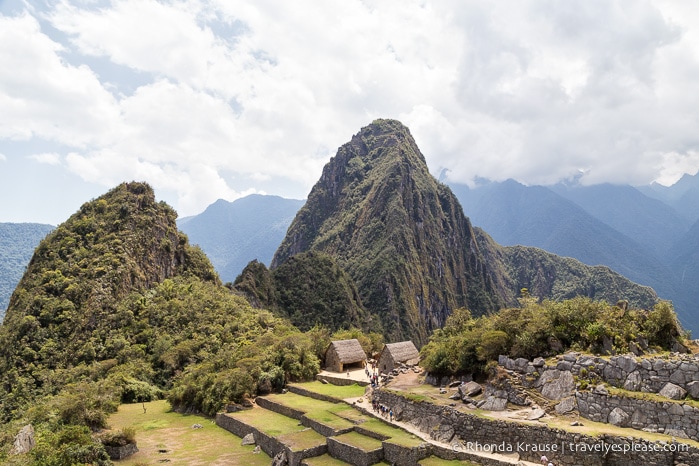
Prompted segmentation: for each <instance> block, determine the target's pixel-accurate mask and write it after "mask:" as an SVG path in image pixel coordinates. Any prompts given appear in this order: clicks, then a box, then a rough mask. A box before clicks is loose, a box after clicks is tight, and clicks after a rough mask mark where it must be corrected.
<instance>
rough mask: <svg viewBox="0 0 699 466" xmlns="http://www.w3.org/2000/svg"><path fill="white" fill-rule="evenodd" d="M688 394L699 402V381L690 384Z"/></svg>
mask: <svg viewBox="0 0 699 466" xmlns="http://www.w3.org/2000/svg"><path fill="white" fill-rule="evenodd" d="M687 392H688V393H689V396H691V397H692V398H694V399H695V400H699V380H695V381H694V382H689V383H688V384H687Z"/></svg>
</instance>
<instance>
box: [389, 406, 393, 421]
mask: <svg viewBox="0 0 699 466" xmlns="http://www.w3.org/2000/svg"><path fill="white" fill-rule="evenodd" d="M388 415H389V416H390V419H391V422H393V408H391V410H390V411H389V412H388Z"/></svg>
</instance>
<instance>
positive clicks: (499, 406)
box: [476, 396, 507, 411]
mask: <svg viewBox="0 0 699 466" xmlns="http://www.w3.org/2000/svg"><path fill="white" fill-rule="evenodd" d="M476 406H478V407H479V408H480V409H484V410H486V411H505V408H507V398H498V397H496V396H489V397H488V398H486V399H485V400H483V401H481V402H479V403H478V404H477V405H476Z"/></svg>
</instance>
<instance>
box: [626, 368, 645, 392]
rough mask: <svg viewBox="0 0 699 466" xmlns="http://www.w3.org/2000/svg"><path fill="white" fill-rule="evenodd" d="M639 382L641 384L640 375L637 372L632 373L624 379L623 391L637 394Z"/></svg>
mask: <svg viewBox="0 0 699 466" xmlns="http://www.w3.org/2000/svg"><path fill="white" fill-rule="evenodd" d="M641 382H643V379H642V378H641V374H640V373H639V372H638V371H634V372H632V373H630V374H629V375H628V376H627V377H626V381H625V382H624V390H631V391H634V392H637V391H639V390H640V389H641Z"/></svg>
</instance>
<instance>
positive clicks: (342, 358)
mask: <svg viewBox="0 0 699 466" xmlns="http://www.w3.org/2000/svg"><path fill="white" fill-rule="evenodd" d="M365 364H366V353H365V352H364V350H363V349H362V345H360V344H359V340H357V339H356V338H353V339H351V340H338V341H333V342H331V343H330V345H328V349H326V350H325V368H326V369H328V370H331V371H335V372H344V371H345V369H346V368H347V366H350V365H354V366H357V367H364V365H365Z"/></svg>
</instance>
